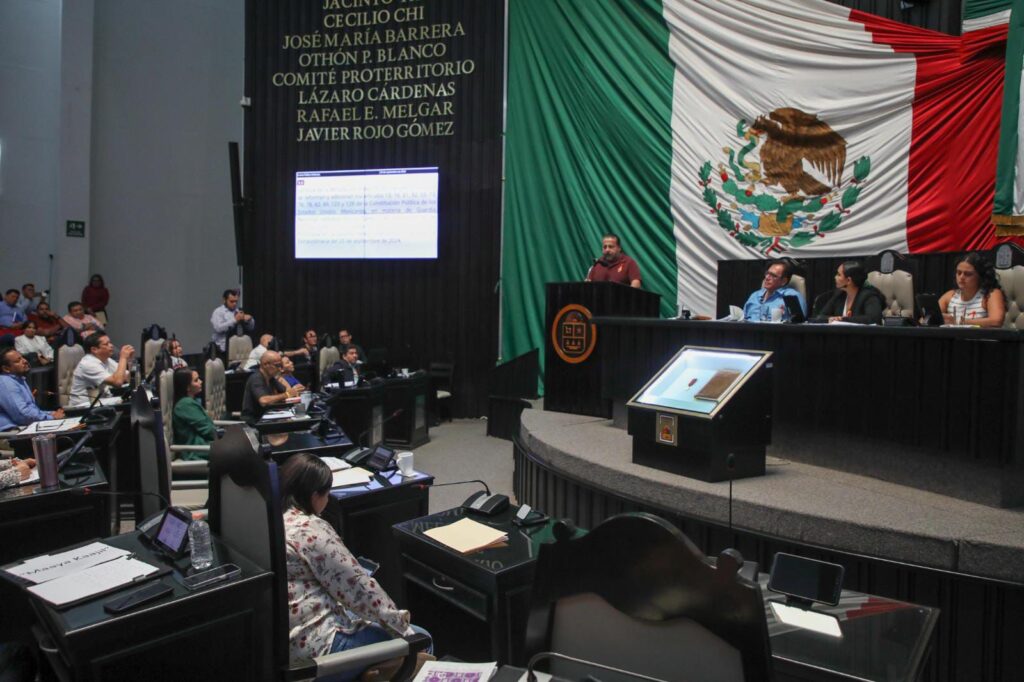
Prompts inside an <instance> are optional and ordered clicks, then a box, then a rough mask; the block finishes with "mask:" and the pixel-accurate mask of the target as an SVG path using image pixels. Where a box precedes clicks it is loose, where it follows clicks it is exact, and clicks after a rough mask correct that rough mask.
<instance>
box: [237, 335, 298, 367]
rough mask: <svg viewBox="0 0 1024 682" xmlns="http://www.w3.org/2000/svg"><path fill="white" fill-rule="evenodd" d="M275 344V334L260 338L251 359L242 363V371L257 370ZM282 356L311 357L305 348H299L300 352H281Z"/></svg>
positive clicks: (250, 354)
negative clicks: (261, 359) (264, 356)
mask: <svg viewBox="0 0 1024 682" xmlns="http://www.w3.org/2000/svg"><path fill="white" fill-rule="evenodd" d="M273 343H274V335H273V334H264V335H263V336H261V337H260V343H259V345H258V346H256V347H255V348H253V349H252V350H251V351H249V357H248V358H246V360H245V362H244V363H242V369H248V370H253V369H256V365H258V364H260V358H261V357H263V354H264V353H266V352H267V350H269V349H270V346H271V344H273ZM279 352H280V353H281V355H282V356H284V357H286V358H293V357H295V356H297V355H302V356H305V357H307V358H308V357H309V351H308V350H306V349H305V348H299V349H298V350H286V351H279Z"/></svg>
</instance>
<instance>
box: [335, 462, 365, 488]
mask: <svg viewBox="0 0 1024 682" xmlns="http://www.w3.org/2000/svg"><path fill="white" fill-rule="evenodd" d="M371 478H373V474H371V473H370V472H369V471H367V470H366V469H363V468H362V467H352V468H351V469H345V470H343V471H335V472H334V476H333V480H332V481H331V487H332V488H343V487H345V486H347V485H366V484H367V483H369V482H370V479H371Z"/></svg>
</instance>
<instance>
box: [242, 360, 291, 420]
mask: <svg viewBox="0 0 1024 682" xmlns="http://www.w3.org/2000/svg"><path fill="white" fill-rule="evenodd" d="M282 365H283V363H282V362H281V354H280V353H278V352H277V351H273V350H268V351H267V352H266V353H264V354H263V356H262V357H261V358H260V365H259V371H258V372H253V373H252V376H250V377H249V380H248V381H246V382H245V393H244V395H243V396H242V419H243V420H244V421H246V422H248V423H249V424H254V423H256V422H258V421H259V420H260V418H261V417H262V416H263V413H264V412H266V411H267V410H268V409H269V408H271V407H273V406H274V405H283V404H284V402H285V401H286V400H287V399H288V398H294V397H295V396H297V395H299V391H297V390H295V389H294V388H292V387H290V386H289V385H288V383H287V382H286V381H285V380H284V379H283V378H282V377H281V369H282Z"/></svg>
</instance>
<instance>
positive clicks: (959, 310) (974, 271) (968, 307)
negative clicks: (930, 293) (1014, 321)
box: [939, 253, 1006, 328]
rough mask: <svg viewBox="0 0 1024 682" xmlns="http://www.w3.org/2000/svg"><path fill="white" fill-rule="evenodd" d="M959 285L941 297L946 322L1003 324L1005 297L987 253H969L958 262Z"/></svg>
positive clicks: (941, 307) (986, 325) (989, 325)
mask: <svg viewBox="0 0 1024 682" xmlns="http://www.w3.org/2000/svg"><path fill="white" fill-rule="evenodd" d="M956 286H957V288H956V289H950V290H949V291H947V292H946V293H945V294H943V295H942V298H940V299H939V309H940V310H942V313H943V316H944V317H945V319H946V324H969V325H974V326H978V327H997V328H998V327H1002V326H1003V318H1004V317H1005V316H1006V298H1005V297H1004V296H1003V290H1002V288H1001V287H1000V286H999V280H998V279H997V278H996V271H995V268H993V267H992V264H991V263H989V262H988V260H987V259H986V258H985V257H984V256H982V255H980V254H978V253H969V254H967V255H966V256H964V257H963V258H961V259H960V260H959V261H958V262H957V264H956Z"/></svg>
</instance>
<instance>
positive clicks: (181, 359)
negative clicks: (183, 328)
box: [164, 339, 188, 369]
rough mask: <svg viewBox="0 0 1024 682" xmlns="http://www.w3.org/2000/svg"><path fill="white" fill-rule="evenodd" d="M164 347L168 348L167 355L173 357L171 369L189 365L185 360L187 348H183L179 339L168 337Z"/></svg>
mask: <svg viewBox="0 0 1024 682" xmlns="http://www.w3.org/2000/svg"><path fill="white" fill-rule="evenodd" d="M164 347H165V348H166V349H167V355H169V356H170V358H171V366H170V367H169V369H184V368H186V367H188V363H187V362H185V349H184V348H182V346H181V341H179V340H178V339H168V340H167V341H165V342H164Z"/></svg>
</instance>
